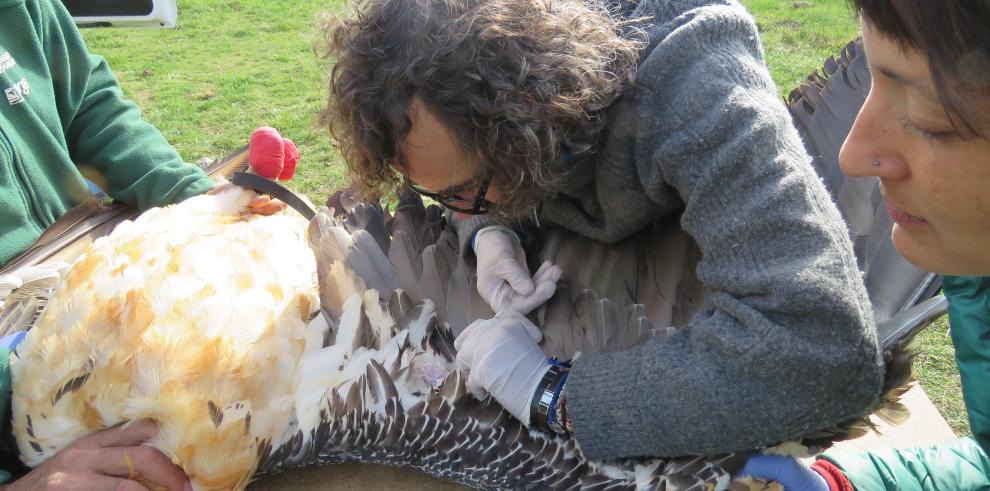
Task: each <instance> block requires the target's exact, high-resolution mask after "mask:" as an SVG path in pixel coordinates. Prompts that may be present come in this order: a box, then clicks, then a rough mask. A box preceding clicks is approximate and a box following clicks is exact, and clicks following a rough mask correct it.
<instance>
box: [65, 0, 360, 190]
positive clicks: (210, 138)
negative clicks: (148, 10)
mask: <svg viewBox="0 0 990 491" xmlns="http://www.w3.org/2000/svg"><path fill="white" fill-rule="evenodd" d="M340 3H341V2H339V1H335V2H327V1H318V0H294V1H293V2H291V4H292V7H291V8H283V7H278V8H276V7H273V2H270V1H265V0H225V1H219V0H182V1H180V2H179V27H178V28H177V29H174V30H170V29H166V30H161V29H86V30H84V31H83V35H84V36H85V38H86V41H87V44H88V45H89V47H90V50H91V51H93V52H94V53H97V54H100V55H102V56H104V57H105V58H106V59H107V61H108V62H109V63H110V66H111V67H112V68H113V70H114V72H115V73H116V74H117V77H118V78H119V79H120V83H121V85H122V86H123V88H124V92H125V93H126V95H127V96H128V97H129V98H131V99H133V100H134V101H135V102H137V103H138V105H140V106H141V108H142V110H143V112H144V116H145V118H146V119H148V120H149V121H151V122H152V123H153V124H155V125H156V126H157V127H158V128H159V129H160V130H161V131H162V133H164V134H165V137H166V138H167V139H168V140H169V142H171V143H172V144H173V145H174V146H175V147H176V148H177V149H178V150H179V153H180V154H181V155H182V156H183V157H184V158H185V159H186V161H189V162H194V161H196V160H198V159H200V158H202V157H219V156H222V155H225V154H226V153H228V152H230V151H232V150H235V149H237V148H239V147H241V146H242V145H245V144H246V143H247V142H248V138H249V137H250V135H251V131H252V130H254V128H255V127H257V126H261V125H270V126H274V127H276V128H278V129H279V130H280V131H281V132H282V134H283V135H285V136H287V137H289V138H292V139H293V141H295V142H296V144H297V145H298V147H299V151H300V154H301V156H302V157H301V160H300V164H299V171H298V177H297V179H296V181H295V187H297V188H298V189H299V190H300V191H302V192H304V193H305V194H307V195H309V196H312V197H314V199H315V198H317V197H320V196H327V195H328V194H329V193H330V192H331V191H332V190H333V189H335V188H337V187H339V186H341V185H343V184H344V178H343V165H342V163H341V160H340V158H339V156H338V154H337V152H335V151H334V150H333V149H332V147H331V145H330V139H329V137H328V135H327V134H326V132H325V131H324V130H322V129H320V128H318V127H317V126H316V125H315V119H316V117H317V114H318V113H319V111H320V109H321V108H322V105H323V101H324V93H325V90H324V88H323V83H324V80H325V74H326V73H327V71H328V68H329V65H328V63H327V62H326V61H325V60H320V59H318V58H317V57H316V56H315V54H314V53H313V50H312V40H313V38H314V36H316V34H317V25H318V22H319V19H318V14H319V13H321V12H323V11H325V10H328V9H330V8H337V5H339V4H340ZM281 5H285V3H282V4H281Z"/></svg>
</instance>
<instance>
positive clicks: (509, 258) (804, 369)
mask: <svg viewBox="0 0 990 491" xmlns="http://www.w3.org/2000/svg"><path fill="white" fill-rule="evenodd" d="M325 32H326V36H327V53H326V54H327V56H328V57H332V58H334V59H335V63H336V64H335V66H334V68H333V72H332V75H331V79H330V96H329V104H328V107H327V110H326V111H325V112H324V114H323V123H324V124H325V125H327V126H328V127H329V129H330V131H331V133H332V135H333V136H334V137H335V138H336V140H337V141H338V143H339V144H340V148H341V149H342V151H343V153H344V156H345V158H346V160H347V164H348V166H349V168H350V170H351V172H352V174H353V176H354V178H355V182H356V183H357V184H358V185H359V186H361V187H363V188H364V189H365V190H366V191H368V192H369V193H370V194H372V195H375V196H380V195H382V193H385V192H387V191H389V190H395V189H397V188H399V187H402V186H409V187H412V188H413V189H415V190H418V191H420V192H422V193H424V194H428V195H430V196H433V197H434V198H435V199H436V200H437V201H439V202H440V203H441V204H443V205H444V206H446V207H448V208H450V209H452V210H454V211H455V213H453V214H452V216H451V218H452V223H453V224H454V226H455V227H456V229H457V232H458V236H459V238H460V240H461V244H462V249H463V253H464V254H465V255H466V256H468V257H469V258H471V259H474V258H476V260H477V273H478V290H479V292H480V293H481V295H482V297H483V298H485V299H486V300H488V301H489V303H490V304H491V306H492V308H493V309H494V310H495V311H496V312H499V314H498V315H496V317H495V318H493V319H490V320H483V321H478V322H475V323H474V324H472V325H471V326H469V327H468V328H467V329H466V330H465V331H464V332H463V333H462V334H460V335H459V337H458V338H457V341H456V346H457V348H458V355H457V357H458V364H459V365H460V366H462V367H463V368H464V369H465V370H467V371H469V372H470V376H469V379H468V386H469V388H471V389H472V390H473V391H474V392H475V393H488V394H490V395H491V396H493V397H494V398H495V399H496V400H497V401H498V402H500V403H501V404H502V405H503V406H504V407H506V408H507V409H508V410H509V411H510V412H511V413H512V414H513V415H515V416H516V417H517V418H519V419H520V420H521V421H523V422H524V423H525V424H527V425H533V426H536V427H538V428H543V429H548V430H551V431H557V432H569V433H571V434H572V435H573V436H574V437H575V438H576V440H577V442H578V443H579V444H580V446H581V449H582V451H583V452H584V454H585V455H586V456H587V457H588V458H590V459H612V458H618V457H628V456H680V455H691V454H697V455H707V454H717V453H723V452H731V451H736V450H743V449H751V448H757V447H762V446H766V445H769V444H772V443H775V442H779V441H782V440H785V439H789V438H794V437H798V436H800V435H802V434H805V433H807V432H808V431H810V430H814V429H818V428H822V427H826V426H829V425H832V424H834V423H837V422H839V421H842V420H844V419H846V418H849V417H851V416H854V415H858V414H861V413H862V411H864V410H865V408H867V407H868V406H869V405H870V404H871V403H872V402H873V401H874V400H875V398H876V397H877V395H878V393H879V390H880V387H881V382H882V377H883V373H882V367H881V359H880V354H879V350H878V347H877V341H876V338H875V334H874V329H873V324H872V314H871V309H870V306H869V303H868V300H867V297H866V293H865V289H864V287H863V285H862V283H861V279H860V275H859V272H858V270H857V268H856V262H855V259H854V257H853V253H852V247H851V244H850V242H849V240H848V238H847V235H846V229H845V225H844V224H843V222H842V220H841V218H840V217H839V214H838V211H837V209H836V208H835V205H834V204H833V203H832V201H831V199H830V198H829V195H828V194H827V192H826V190H825V188H824V186H823V185H822V183H821V181H820V180H819V178H818V177H817V176H816V174H815V172H814V170H813V169H812V168H811V166H810V162H809V158H808V157H807V155H806V153H805V151H804V148H803V146H802V144H801V141H800V139H799V137H798V135H797V132H796V130H795V129H794V128H793V127H792V126H791V122H790V118H789V115H788V113H787V110H786V108H785V107H784V105H783V104H782V102H781V101H780V100H779V98H778V96H777V90H776V88H775V87H774V84H773V82H772V81H771V79H770V76H769V74H768V72H767V69H766V66H765V64H764V60H763V55H762V47H761V45H760V41H759V37H758V35H757V30H756V25H755V22H754V21H753V19H752V17H751V16H750V15H749V14H748V13H747V12H746V11H745V10H744V9H743V8H742V7H741V6H740V5H738V4H737V3H735V2H734V1H732V0H639V1H628V0H627V1H579V0H367V1H363V2H360V3H358V5H357V7H356V9H355V11H354V12H353V15H351V16H350V17H348V18H346V19H342V20H337V21H335V22H333V23H331V24H328V26H327V27H326V31H325ZM486 213H487V214H486ZM672 214H677V215H679V216H680V220H681V223H682V225H683V227H684V229H685V230H686V231H687V232H688V233H689V234H690V235H691V236H692V237H693V238H694V240H695V241H696V242H697V244H698V246H699V248H700V250H701V252H702V258H701V260H700V262H699V264H698V269H697V273H698V277H699V278H700V279H701V280H702V281H703V282H705V283H706V284H707V285H708V286H710V287H711V288H712V290H713V294H712V296H711V307H710V308H709V309H707V310H704V311H702V312H700V313H699V314H698V315H696V316H695V317H693V318H692V319H691V321H690V322H689V323H688V324H687V325H686V326H684V327H682V328H681V329H678V330H677V331H675V332H673V333H672V334H670V335H666V336H661V337H656V338H654V339H651V340H650V341H648V342H646V343H645V344H644V345H641V346H638V347H635V348H633V349H629V350H627V351H622V352H618V353H606V354H600V355H591V356H583V357H581V358H580V359H578V360H577V361H575V362H574V364H573V367H571V368H570V370H569V371H567V370H566V368H563V367H560V366H552V365H551V364H549V363H548V361H550V360H548V357H547V356H546V354H545V353H544V352H543V350H542V349H541V348H540V347H539V346H538V345H537V342H536V341H534V339H533V337H531V333H533V326H532V325H531V324H529V321H527V320H526V319H525V318H523V317H521V316H519V315H511V314H509V313H507V312H508V311H515V312H519V313H522V314H525V313H527V312H529V311H530V310H532V309H533V308H535V307H536V306H537V305H539V304H540V303H542V302H543V301H545V300H546V299H547V298H549V296H550V295H552V293H553V291H554V287H555V284H556V281H557V279H558V278H559V276H560V271H559V269H558V268H556V267H554V266H550V265H544V266H543V267H541V268H540V269H539V270H538V271H537V272H536V274H535V275H534V276H532V277H531V276H530V274H529V271H528V269H527V267H526V265H525V261H524V260H522V259H521V257H520V256H521V252H522V250H521V247H520V245H519V244H520V239H519V236H518V235H517V233H516V232H515V231H514V230H513V229H511V228H509V227H507V226H505V225H502V223H511V222H515V223H517V224H518V223H522V222H531V224H533V225H535V226H536V227H535V228H533V229H530V230H531V231H530V232H529V233H535V234H540V233H542V232H541V231H542V230H543V229H545V228H546V227H563V228H566V229H569V230H572V231H574V232H576V233H578V234H581V235H584V236H586V237H589V238H591V239H594V240H598V241H601V242H606V243H611V242H615V241H618V240H621V239H624V238H626V237H629V236H630V235H632V234H634V233H636V232H637V231H640V230H642V229H644V228H645V227H648V226H651V224H653V223H655V222H656V221H658V220H659V219H661V218H663V217H667V216H670V215H672ZM493 219H494V221H493ZM589 267H594V266H593V265H590V266H589ZM503 312H506V313H503ZM543 397H546V398H547V399H546V400H547V401H551V404H552V405H554V407H553V408H552V409H550V410H547V409H546V408H543V409H542V410H541V409H540V408H539V404H538V403H539V401H540V400H541V398H543Z"/></svg>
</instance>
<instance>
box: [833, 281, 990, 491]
mask: <svg viewBox="0 0 990 491" xmlns="http://www.w3.org/2000/svg"><path fill="white" fill-rule="evenodd" d="M942 281H943V287H944V293H945V296H946V297H947V298H948V299H949V323H950V325H951V328H952V342H953V344H954V345H955V348H956V363H957V364H958V365H959V374H960V377H961V378H962V389H963V399H964V400H965V402H966V410H967V412H968V413H969V424H970V428H971V429H972V430H973V435H972V436H970V437H966V438H963V439H960V440H957V441H955V442H953V443H951V444H948V445H939V446H935V447H928V448H912V449H885V450H882V451H875V452H868V453H862V454H852V455H826V456H825V457H824V458H826V459H827V460H829V461H830V462H832V463H833V464H835V465H837V466H838V467H839V468H840V469H842V471H843V473H845V474H846V477H848V478H849V481H850V482H851V483H852V485H853V486H854V487H855V488H856V489H857V490H859V491H874V490H898V491H914V490H923V491H936V490H938V491H945V490H976V489H990V459H988V458H987V455H988V454H990V390H988V388H990V277H961V276H952V277H950V276H946V277H943V278H942Z"/></svg>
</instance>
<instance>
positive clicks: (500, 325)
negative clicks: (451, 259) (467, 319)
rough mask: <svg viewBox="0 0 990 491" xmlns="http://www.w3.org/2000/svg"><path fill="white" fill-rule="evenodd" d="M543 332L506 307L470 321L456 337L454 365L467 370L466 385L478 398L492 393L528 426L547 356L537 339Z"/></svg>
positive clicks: (547, 364)
mask: <svg viewBox="0 0 990 491" xmlns="http://www.w3.org/2000/svg"><path fill="white" fill-rule="evenodd" d="M542 337H543V334H542V333H541V332H540V330H539V328H537V327H536V326H535V325H533V323H532V322H530V321H529V319H526V318H525V317H523V316H521V315H519V314H517V313H515V312H513V311H511V310H509V311H505V312H502V313H499V314H497V315H496V316H495V317H494V318H492V319H487V320H478V321H474V322H473V323H471V325H470V326H468V327H467V329H465V330H464V332H462V333H461V335H460V336H457V339H455V340H454V348H455V349H457V368H458V369H460V370H462V371H467V372H469V374H468V379H467V389H468V390H469V391H471V393H472V394H474V396H475V397H477V398H478V399H481V400H484V399H486V398H487V397H488V395H489V394H491V396H492V397H494V398H495V400H496V401H498V402H499V403H500V404H502V406H503V407H504V408H505V409H506V410H508V411H509V413H511V414H512V415H513V416H515V417H516V419H518V420H519V421H522V423H523V424H524V425H526V426H529V423H530V421H529V412H530V404H531V403H532V400H533V395H534V394H535V393H536V388H537V386H539V384H540V380H542V379H543V375H544V374H546V373H547V370H549V369H550V364H549V363H548V361H549V359H550V358H549V357H547V355H546V353H544V352H543V348H540V346H539V345H537V344H536V343H538V342H539V341H540V339H542Z"/></svg>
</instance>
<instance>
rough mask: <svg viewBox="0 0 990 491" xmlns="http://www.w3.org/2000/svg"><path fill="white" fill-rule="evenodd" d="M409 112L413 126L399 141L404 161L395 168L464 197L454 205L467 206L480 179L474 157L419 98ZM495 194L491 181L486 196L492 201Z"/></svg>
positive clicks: (426, 184) (439, 190)
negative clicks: (462, 200)
mask: <svg viewBox="0 0 990 491" xmlns="http://www.w3.org/2000/svg"><path fill="white" fill-rule="evenodd" d="M408 112H409V120H410V122H411V123H412V126H411V128H410V129H409V134H408V135H407V136H406V139H405V140H404V141H403V142H402V153H403V156H404V157H405V161H404V162H403V165H402V166H401V168H400V169H398V170H399V171H400V172H402V173H403V174H405V176H406V177H408V178H409V180H411V181H412V182H414V183H415V184H418V185H419V186H422V187H424V188H426V189H428V190H430V191H433V192H436V193H440V194H448V195H449V194H457V195H459V196H463V197H465V198H466V199H467V200H468V201H466V202H465V203H463V204H460V203H457V204H458V205H459V206H462V207H467V208H470V206H471V200H472V199H473V198H474V196H475V194H476V193H477V191H478V185H479V181H480V179H479V175H480V166H479V165H478V163H477V159H474V158H471V156H470V155H467V154H466V153H464V151H463V150H462V149H461V147H460V145H458V143H457V140H456V138H455V135H454V132H453V131H451V130H450V129H449V128H447V126H445V125H444V124H443V123H442V122H441V121H440V119H439V118H437V117H436V115H434V114H433V113H432V112H430V110H429V109H427V107H426V106H425V105H424V104H423V102H422V101H421V100H420V99H419V98H413V101H412V103H411V104H410V105H409V110H408ZM498 196H499V192H498V186H497V185H495V183H492V184H490V185H489V187H488V191H487V192H486V193H485V199H487V200H488V201H491V202H493V203H495V202H497V201H498Z"/></svg>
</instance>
